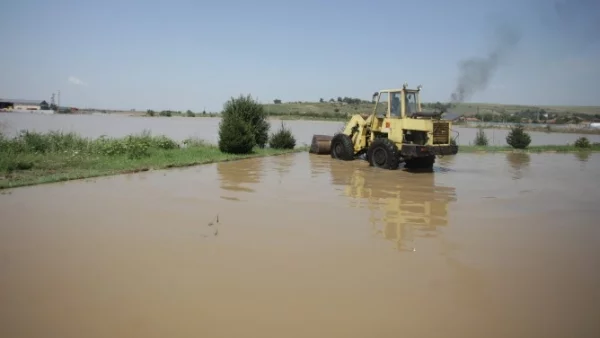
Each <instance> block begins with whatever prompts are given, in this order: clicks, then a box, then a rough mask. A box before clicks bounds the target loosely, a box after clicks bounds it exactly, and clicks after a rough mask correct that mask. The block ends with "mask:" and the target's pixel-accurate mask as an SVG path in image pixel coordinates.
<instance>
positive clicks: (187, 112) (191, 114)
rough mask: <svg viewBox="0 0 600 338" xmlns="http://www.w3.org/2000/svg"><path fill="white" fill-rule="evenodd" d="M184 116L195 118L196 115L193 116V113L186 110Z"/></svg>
mask: <svg viewBox="0 0 600 338" xmlns="http://www.w3.org/2000/svg"><path fill="white" fill-rule="evenodd" d="M185 115H186V116H187V117H195V116H196V114H194V112H193V111H191V110H189V109H188V111H186V112H185Z"/></svg>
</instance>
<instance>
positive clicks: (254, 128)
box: [222, 95, 270, 148]
mask: <svg viewBox="0 0 600 338" xmlns="http://www.w3.org/2000/svg"><path fill="white" fill-rule="evenodd" d="M222 115H223V120H225V119H227V118H230V117H234V118H236V117H237V118H239V119H240V120H241V121H242V122H244V124H245V125H248V127H249V128H250V131H251V132H252V134H253V136H254V144H255V145H258V146H259V147H260V148H264V147H265V145H266V144H267V141H268V140H269V128H270V125H269V122H268V121H267V112H266V110H265V108H264V106H263V105H262V104H260V103H258V102H256V101H254V100H253V99H252V97H251V96H250V95H248V96H243V95H240V96H239V97H238V98H233V97H232V98H231V99H230V100H229V101H227V102H226V103H225V105H224V107H223V113H222ZM234 125H238V124H237V122H236V123H234ZM240 128H243V127H240Z"/></svg>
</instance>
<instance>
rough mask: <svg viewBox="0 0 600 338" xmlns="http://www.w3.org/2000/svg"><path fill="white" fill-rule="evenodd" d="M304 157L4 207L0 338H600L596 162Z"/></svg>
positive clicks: (12, 194) (10, 201)
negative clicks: (427, 164)
mask: <svg viewBox="0 0 600 338" xmlns="http://www.w3.org/2000/svg"><path fill="white" fill-rule="evenodd" d="M588 155H589V156H581V155H577V156H575V155H573V154H501V153H498V154H459V155H457V156H453V157H450V156H449V157H445V158H440V159H438V161H437V163H436V166H435V170H434V172H433V173H414V172H409V171H406V170H397V171H386V170H377V169H374V168H370V167H369V166H368V164H367V163H366V162H364V161H352V162H342V161H334V160H332V159H330V158H329V157H328V156H319V155H313V154H308V153H300V154H291V155H285V156H279V157H268V158H256V159H249V160H243V161H235V162H226V163H216V164H211V165H204V166H198V167H190V168H185V169H172V170H167V171H155V172H152V171H150V172H142V173H137V174H130V175H122V176H115V177H105V178H97V179H91V180H82V181H73V182H64V183H57V184H49V185H40V186H33V187H24V188H19V189H13V190H10V191H8V192H7V193H6V194H3V195H0V337H92V338H93V337H144V338H148V337H309V336H310V337H345V338H347V337H399V336H405V337H600V321H598V314H599V313H600V305H599V304H600V289H598V285H600V271H599V270H598V268H597V266H598V257H600V227H599V226H598V222H597V220H598V218H599V216H600V211H599V210H598V208H597V205H598V204H597V201H598V200H599V197H600V192H599V191H600V190H599V188H600V182H599V180H598V178H599V177H598V168H600V156H598V155H597V154H588Z"/></svg>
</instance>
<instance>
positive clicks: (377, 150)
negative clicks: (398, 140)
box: [367, 138, 400, 170]
mask: <svg viewBox="0 0 600 338" xmlns="http://www.w3.org/2000/svg"><path fill="white" fill-rule="evenodd" d="M367 159H368V161H369V165H371V166H373V167H376V168H382V169H389V170H395V169H398V166H399V165H400V156H399V151H398V146H396V144H395V143H394V142H392V141H390V140H389V139H387V138H376V139H375V140H374V141H373V143H371V146H369V150H368V151H367Z"/></svg>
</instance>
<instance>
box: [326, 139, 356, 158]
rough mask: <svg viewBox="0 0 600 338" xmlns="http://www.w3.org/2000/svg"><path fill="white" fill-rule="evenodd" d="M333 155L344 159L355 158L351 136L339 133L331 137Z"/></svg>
mask: <svg viewBox="0 0 600 338" xmlns="http://www.w3.org/2000/svg"><path fill="white" fill-rule="evenodd" d="M331 157H332V158H335V159H338V160H342V161H352V160H354V145H353V144H352V140H351V139H350V136H348V135H346V134H343V133H339V134H336V135H335V136H334V137H333V138H332V139H331Z"/></svg>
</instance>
